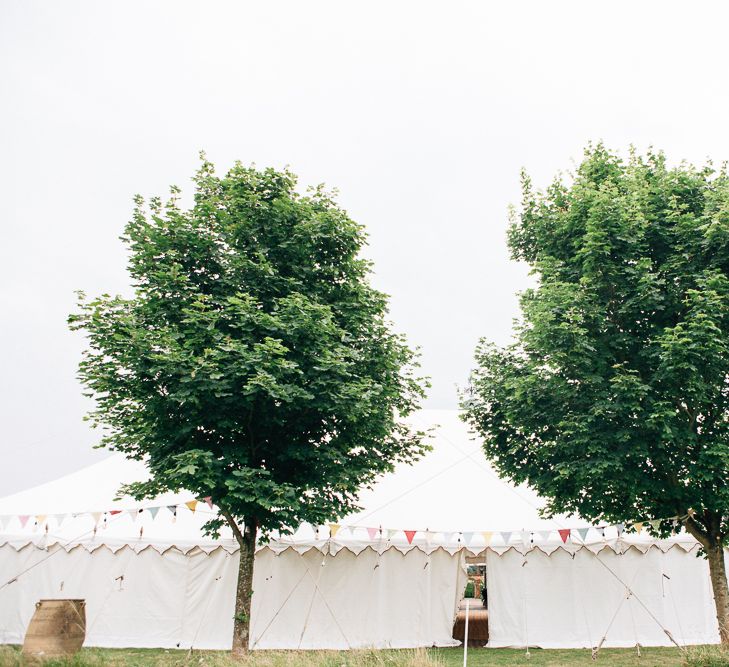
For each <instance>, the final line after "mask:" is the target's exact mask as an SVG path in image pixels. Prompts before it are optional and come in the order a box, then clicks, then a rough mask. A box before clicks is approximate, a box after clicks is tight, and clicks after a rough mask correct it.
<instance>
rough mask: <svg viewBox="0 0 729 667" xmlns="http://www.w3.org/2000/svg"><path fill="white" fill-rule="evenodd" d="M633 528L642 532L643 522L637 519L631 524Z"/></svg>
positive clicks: (637, 531)
mask: <svg viewBox="0 0 729 667" xmlns="http://www.w3.org/2000/svg"><path fill="white" fill-rule="evenodd" d="M631 528H632V529H633V530H634V531H635V532H636V533H642V532H643V522H642V521H636V522H635V523H634V524H632V525H631Z"/></svg>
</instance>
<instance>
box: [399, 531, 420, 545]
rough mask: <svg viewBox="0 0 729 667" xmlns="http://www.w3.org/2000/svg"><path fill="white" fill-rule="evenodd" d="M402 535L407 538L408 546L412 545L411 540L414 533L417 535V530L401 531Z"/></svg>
mask: <svg viewBox="0 0 729 667" xmlns="http://www.w3.org/2000/svg"><path fill="white" fill-rule="evenodd" d="M402 532H403V533H405V537H407V540H408V544H412V543H413V538H414V537H415V533H417V532H418V531H417V530H403V531H402Z"/></svg>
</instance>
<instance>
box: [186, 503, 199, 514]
mask: <svg viewBox="0 0 729 667" xmlns="http://www.w3.org/2000/svg"><path fill="white" fill-rule="evenodd" d="M185 505H186V507H187V509H189V510H190V511H191V512H192V513H193V514H195V508H196V507H197V500H188V501H187V502H186V503H185Z"/></svg>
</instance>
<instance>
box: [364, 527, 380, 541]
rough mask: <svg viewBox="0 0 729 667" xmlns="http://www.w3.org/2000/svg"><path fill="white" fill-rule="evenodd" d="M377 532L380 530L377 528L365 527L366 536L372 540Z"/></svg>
mask: <svg viewBox="0 0 729 667" xmlns="http://www.w3.org/2000/svg"><path fill="white" fill-rule="evenodd" d="M379 532H380V531H379V530H377V528H367V536H368V537H369V538H370V539H371V540H374V539H375V538H376V537H377V533H379Z"/></svg>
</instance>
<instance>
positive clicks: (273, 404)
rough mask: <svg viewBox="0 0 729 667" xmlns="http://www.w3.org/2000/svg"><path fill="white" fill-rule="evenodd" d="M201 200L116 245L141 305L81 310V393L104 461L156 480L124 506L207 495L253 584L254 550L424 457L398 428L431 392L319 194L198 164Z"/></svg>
mask: <svg viewBox="0 0 729 667" xmlns="http://www.w3.org/2000/svg"><path fill="white" fill-rule="evenodd" d="M194 183H195V196H194V203H193V205H192V207H191V208H189V209H184V208H182V207H181V205H180V201H179V195H180V191H179V190H178V189H177V188H173V189H172V195H171V197H170V198H169V200H168V201H166V202H164V203H163V202H162V201H161V200H160V199H159V198H153V199H151V200H150V201H149V203H148V204H146V203H145V201H144V200H143V199H142V198H141V197H137V198H136V200H135V201H136V208H135V210H134V215H133V217H132V219H131V221H130V222H129V223H128V225H127V227H126V231H125V234H124V236H123V237H122V238H123V241H124V243H125V244H126V245H127V247H128V249H129V255H130V259H129V273H130V275H131V279H132V282H133V286H134V290H135V291H134V295H133V296H132V297H131V298H122V297H118V296H117V297H110V296H108V295H104V296H101V297H99V298H94V299H90V300H89V299H86V298H85V297H84V296H83V295H82V297H81V300H80V307H79V312H78V313H77V314H75V315H73V316H71V318H70V324H71V327H72V328H73V329H77V330H82V331H83V332H85V334H86V335H87V338H88V349H87V351H86V352H85V354H84V358H83V360H82V362H81V365H80V377H81V380H82V381H83V383H84V384H85V385H86V387H87V388H88V389H89V395H91V396H92V397H93V398H95V400H96V408H95V410H94V411H93V412H92V413H91V415H90V418H91V420H92V421H93V422H94V423H95V424H97V425H100V426H102V427H104V430H105V433H104V437H103V439H102V443H101V444H102V446H104V447H108V448H110V449H112V450H116V451H119V452H123V453H124V454H125V455H127V456H128V457H131V458H134V459H143V460H144V461H146V462H147V464H148V466H149V469H150V471H151V473H152V477H151V479H150V480H149V481H148V482H144V483H137V484H133V485H131V486H130V487H129V490H130V491H131V492H132V493H133V494H134V495H135V496H136V497H148V496H153V495H156V494H157V493H159V492H162V491H166V490H172V491H176V490H180V489H186V490H188V491H191V492H192V493H194V494H196V496H198V497H207V496H210V497H211V498H212V500H213V502H214V503H215V504H216V505H217V506H218V507H219V508H220V509H221V512H222V514H223V516H222V517H218V518H215V519H213V520H211V521H210V522H209V523H208V525H207V527H208V529H209V530H210V531H211V532H213V533H215V532H216V531H217V530H218V529H219V528H220V527H221V526H222V525H223V523H224V522H226V521H227V523H228V524H230V526H231V528H232V529H233V531H234V533H235V534H236V537H237V538H238V539H239V542H241V547H242V549H243V546H244V543H245V546H246V547H247V549H248V552H250V553H249V554H248V555H250V563H249V565H250V568H251V571H252V551H253V548H254V544H255V536H256V535H257V534H263V536H264V537H265V536H266V535H268V534H269V533H270V532H271V531H274V530H276V531H281V532H283V533H285V532H289V531H291V530H292V529H295V528H296V527H298V526H299V525H300V524H301V523H302V522H304V521H307V522H311V523H314V524H319V523H322V522H326V521H332V520H336V518H337V517H340V516H342V515H343V514H345V513H347V512H349V511H351V510H353V509H354V508H355V507H356V501H357V492H358V490H359V489H360V488H361V487H362V486H363V485H367V484H370V483H371V482H372V481H373V480H374V479H375V478H376V476H377V475H379V474H381V473H383V472H386V471H389V470H391V469H392V468H393V465H394V464H395V463H396V462H399V461H406V462H410V461H413V460H415V459H416V458H417V457H418V456H420V455H421V454H422V452H423V451H424V448H425V446H424V444H423V438H422V435H423V434H422V433H418V432H415V431H411V430H410V429H409V428H408V427H407V426H406V425H405V424H404V422H403V421H402V419H401V418H402V417H403V416H406V415H408V414H409V413H410V412H412V411H413V410H414V409H415V408H416V407H417V406H418V403H419V400H420V399H421V397H422V396H423V392H424V387H425V385H426V383H425V382H424V381H423V380H422V379H420V378H418V377H417V375H416V370H415V369H416V367H417V363H416V362H417V359H416V356H415V354H414V352H413V351H411V350H410V349H409V348H408V347H407V345H406V344H405V341H404V339H403V338H402V337H401V336H399V335H397V334H395V333H393V332H392V330H391V327H390V324H389V323H388V321H387V298H386V296H385V295H384V294H382V293H381V292H379V291H377V290H376V289H374V288H373V287H372V286H371V285H370V283H369V274H370V269H371V267H370V264H369V262H368V261H366V260H365V259H363V258H362V257H360V252H361V250H362V247H363V245H364V244H365V240H366V239H365V234H364V231H363V228H362V227H361V226H360V225H358V224H356V223H355V222H354V221H353V220H351V219H350V218H349V217H348V215H347V214H346V213H345V212H344V211H343V210H342V209H341V208H340V207H339V206H338V205H337V204H336V202H335V201H334V199H333V198H332V196H331V195H330V194H328V193H327V192H326V191H325V190H324V188H323V187H318V188H314V189H312V190H311V191H309V192H308V194H306V195H302V194H299V193H298V192H297V190H296V178H295V177H294V175H293V174H292V173H290V172H289V171H275V170H273V169H266V170H257V169H255V168H252V167H245V166H243V165H242V164H240V163H238V164H236V165H235V166H234V167H233V168H232V169H231V170H230V171H229V172H228V173H227V174H226V175H225V176H224V177H219V176H217V175H216V174H215V171H214V168H213V165H212V164H210V163H209V162H207V161H203V163H202V165H201V168H200V170H199V171H198V173H197V174H196V175H195V177H194ZM241 564H243V556H242V557H241ZM248 574H250V572H249V573H248ZM244 587H247V588H248V589H250V584H249V583H248V582H246V584H245V586H244ZM244 593H245V591H244ZM248 597H250V596H248ZM249 602H250V601H249V599H248V600H247V601H246V600H244V601H243V604H242V606H241V605H238V607H237V611H238V614H239V615H240V616H241V618H240V619H239V620H245V619H244V617H245V615H246V614H247V613H248V612H247V609H248V606H249ZM239 630H241V632H245V633H246V635H245V637H243V638H242V639H241V638H240V637H239V639H240V641H242V642H244V643H245V644H247V628H244V629H237V630H236V633H237V636H238V634H240V633H239Z"/></svg>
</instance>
